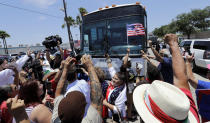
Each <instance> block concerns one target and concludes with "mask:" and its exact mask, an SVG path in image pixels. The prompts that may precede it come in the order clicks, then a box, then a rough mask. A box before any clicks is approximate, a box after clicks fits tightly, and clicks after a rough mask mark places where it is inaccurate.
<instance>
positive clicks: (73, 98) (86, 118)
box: [52, 56, 102, 123]
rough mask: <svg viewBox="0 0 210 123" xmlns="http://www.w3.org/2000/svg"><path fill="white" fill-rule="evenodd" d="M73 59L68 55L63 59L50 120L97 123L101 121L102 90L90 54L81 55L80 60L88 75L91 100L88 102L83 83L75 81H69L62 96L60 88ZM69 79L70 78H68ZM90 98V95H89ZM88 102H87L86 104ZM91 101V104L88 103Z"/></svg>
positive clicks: (72, 66) (71, 67) (61, 88)
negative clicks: (67, 87)
mask: <svg viewBox="0 0 210 123" xmlns="http://www.w3.org/2000/svg"><path fill="white" fill-rule="evenodd" d="M73 61H74V59H73V58H70V57H68V58H67V59H66V60H65V63H64V68H63V71H62V72H63V73H62V76H61V78H60V81H59V82H58V85H57V89H56V93H55V97H56V98H55V100H54V110H53V116H52V121H53V123H61V122H62V123H70V122H71V123H79V122H82V123H90V122H91V123H99V122H102V118H101V112H102V91H101V85H100V83H99V80H98V77H97V75H96V73H95V70H94V67H93V64H92V61H91V59H90V56H83V57H82V59H81V61H82V63H83V64H84V65H85V66H86V68H87V70H88V73H89V76H90V81H91V82H90V86H91V89H90V90H89V93H90V95H91V102H88V101H89V100H88V99H87V98H88V94H87V93H86V92H85V91H88V90H83V89H84V88H85V87H82V86H86V87H87V85H85V84H84V83H83V84H82V85H81V83H80V84H78V82H75V83H74V84H73V85H71V84H72V83H70V85H71V86H70V88H69V89H68V91H67V93H66V95H65V96H63V95H62V94H61V93H62V90H63V86H64V84H65V81H66V79H67V78H68V71H74V70H73V69H74V66H75V63H74V62H73ZM69 79H70V78H69ZM89 98H90V97H89ZM88 103H89V104H88ZM90 103H91V104H90Z"/></svg>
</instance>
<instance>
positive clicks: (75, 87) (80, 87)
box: [64, 80, 91, 116]
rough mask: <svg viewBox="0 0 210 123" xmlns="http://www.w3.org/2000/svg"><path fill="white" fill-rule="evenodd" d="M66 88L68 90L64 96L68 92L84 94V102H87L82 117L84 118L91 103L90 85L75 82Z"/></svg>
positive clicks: (81, 81)
mask: <svg viewBox="0 0 210 123" xmlns="http://www.w3.org/2000/svg"><path fill="white" fill-rule="evenodd" d="M67 88H68V90H67V91H66V93H65V95H64V96H66V95H67V94H68V93H69V92H72V91H80V92H81V93H83V94H84V96H85V99H86V102H87V105H86V107H85V115H84V116H86V114H87V110H88V107H89V105H90V103H91V101H90V85H89V84H88V83H87V82H86V81H85V80H75V81H74V82H73V83H70V84H69V85H68V86H67Z"/></svg>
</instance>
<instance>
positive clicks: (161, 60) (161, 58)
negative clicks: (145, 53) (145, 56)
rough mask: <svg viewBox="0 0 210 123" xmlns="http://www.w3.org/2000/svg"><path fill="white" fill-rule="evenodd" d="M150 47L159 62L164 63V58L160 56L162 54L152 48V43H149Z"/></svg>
mask: <svg viewBox="0 0 210 123" xmlns="http://www.w3.org/2000/svg"><path fill="white" fill-rule="evenodd" d="M148 43H149V47H150V48H151V50H152V52H153V53H154V55H155V57H156V59H157V61H159V62H161V63H163V62H164V61H163V57H161V56H160V54H159V53H158V52H157V50H155V48H153V47H152V41H149V42H148Z"/></svg>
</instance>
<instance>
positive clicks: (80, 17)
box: [76, 7, 88, 40]
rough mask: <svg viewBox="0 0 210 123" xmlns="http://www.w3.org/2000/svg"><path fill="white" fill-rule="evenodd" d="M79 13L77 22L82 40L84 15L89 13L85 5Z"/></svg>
mask: <svg viewBox="0 0 210 123" xmlns="http://www.w3.org/2000/svg"><path fill="white" fill-rule="evenodd" d="M78 10H79V13H80V14H79V15H77V17H76V24H77V25H78V26H79V31H80V40H81V39H82V37H81V35H82V17H83V16H84V15H85V14H87V13H88V12H87V10H86V9H85V8H83V7H80V8H79V9H78Z"/></svg>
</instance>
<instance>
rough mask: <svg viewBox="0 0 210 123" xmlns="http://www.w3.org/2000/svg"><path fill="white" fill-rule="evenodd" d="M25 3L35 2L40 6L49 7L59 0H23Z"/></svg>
mask: <svg viewBox="0 0 210 123" xmlns="http://www.w3.org/2000/svg"><path fill="white" fill-rule="evenodd" d="M23 1H24V2H25V3H29V4H34V5H36V6H38V7H40V8H47V7H48V6H51V5H53V4H54V3H55V2H56V1H57V0H23Z"/></svg>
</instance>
